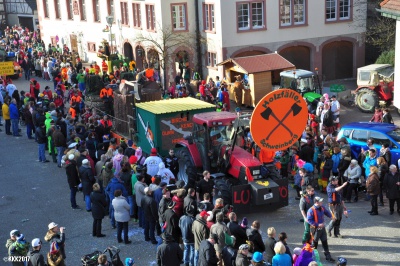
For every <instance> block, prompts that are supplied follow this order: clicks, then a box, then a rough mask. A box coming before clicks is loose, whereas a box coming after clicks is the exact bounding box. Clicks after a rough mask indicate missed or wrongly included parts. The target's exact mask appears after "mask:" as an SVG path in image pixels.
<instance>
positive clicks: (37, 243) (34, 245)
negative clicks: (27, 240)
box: [32, 238, 42, 248]
mask: <svg viewBox="0 0 400 266" xmlns="http://www.w3.org/2000/svg"><path fill="white" fill-rule="evenodd" d="M41 244H42V241H40V239H39V238H35V239H33V240H32V247H33V248H35V247H38V246H40V245H41Z"/></svg>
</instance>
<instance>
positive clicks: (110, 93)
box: [107, 88, 114, 98]
mask: <svg viewBox="0 0 400 266" xmlns="http://www.w3.org/2000/svg"><path fill="white" fill-rule="evenodd" d="M107 95H108V96H109V97H113V98H114V91H113V90H112V89H111V88H108V89H107Z"/></svg>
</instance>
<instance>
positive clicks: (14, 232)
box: [10, 229, 21, 237]
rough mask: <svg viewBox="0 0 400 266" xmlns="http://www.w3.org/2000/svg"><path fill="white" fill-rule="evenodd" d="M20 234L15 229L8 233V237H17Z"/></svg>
mask: <svg viewBox="0 0 400 266" xmlns="http://www.w3.org/2000/svg"><path fill="white" fill-rule="evenodd" d="M20 234H21V233H20V232H19V231H18V230H17V229H14V230H12V231H11V232H10V237H12V236H19V235H20Z"/></svg>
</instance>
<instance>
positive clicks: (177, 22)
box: [171, 4, 187, 31]
mask: <svg viewBox="0 0 400 266" xmlns="http://www.w3.org/2000/svg"><path fill="white" fill-rule="evenodd" d="M171 9H172V11H171V13H172V14H171V16H172V28H173V29H174V30H176V31H179V30H186V24H187V23H186V4H179V5H172V6H171Z"/></svg>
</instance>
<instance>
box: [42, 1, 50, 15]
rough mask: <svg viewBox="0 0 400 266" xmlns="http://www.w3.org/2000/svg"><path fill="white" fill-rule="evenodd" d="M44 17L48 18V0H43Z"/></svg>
mask: <svg viewBox="0 0 400 266" xmlns="http://www.w3.org/2000/svg"><path fill="white" fill-rule="evenodd" d="M43 12H44V17H45V18H49V0H43Z"/></svg>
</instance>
